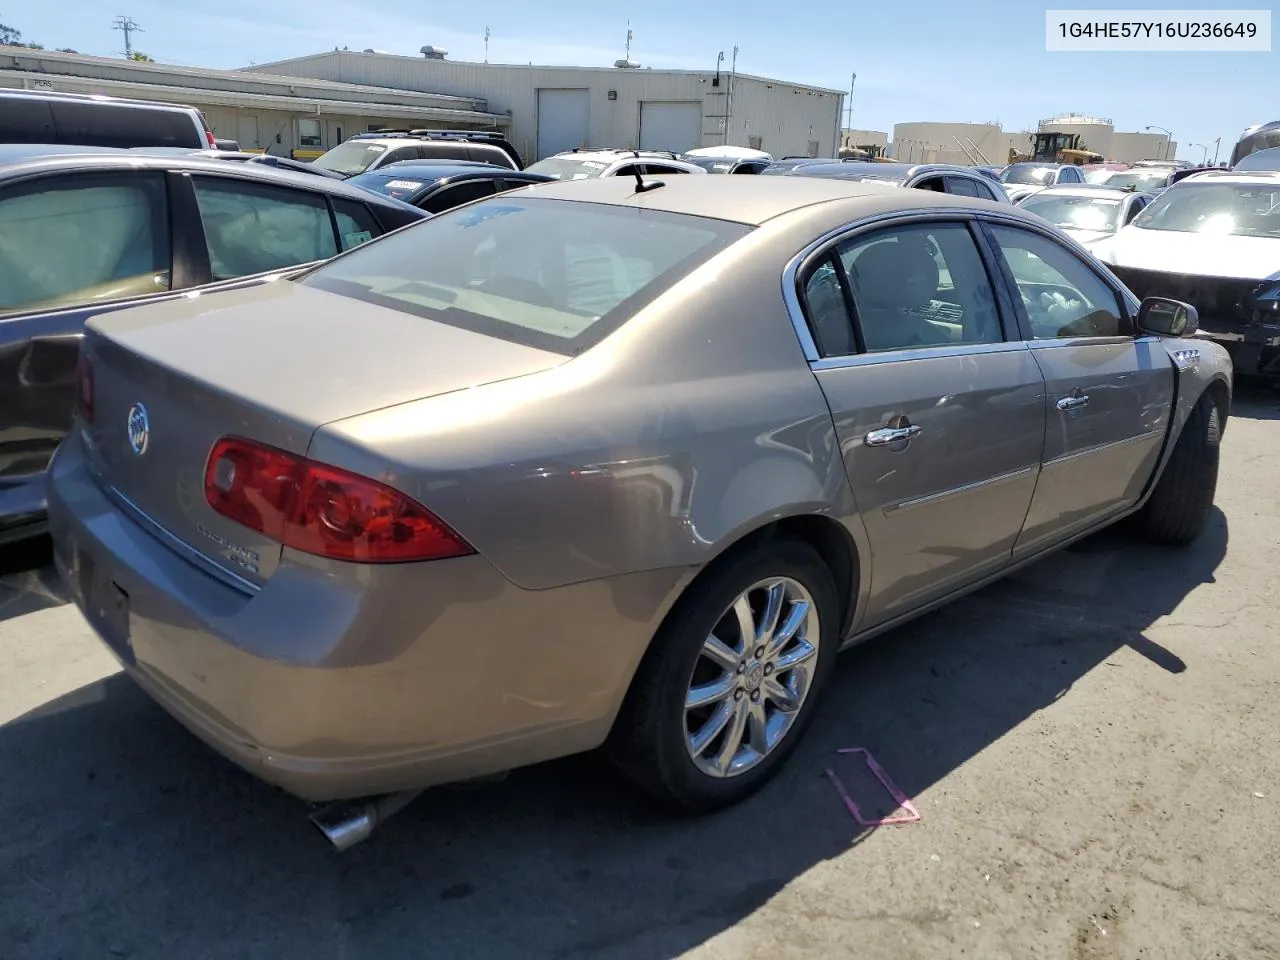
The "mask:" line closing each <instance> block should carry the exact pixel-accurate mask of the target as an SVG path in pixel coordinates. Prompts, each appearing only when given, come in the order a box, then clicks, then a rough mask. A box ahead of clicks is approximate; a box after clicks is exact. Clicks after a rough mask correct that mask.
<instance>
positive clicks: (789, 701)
mask: <svg viewBox="0 0 1280 960" xmlns="http://www.w3.org/2000/svg"><path fill="white" fill-rule="evenodd" d="M761 692H762V693H763V694H764V696H765V699H767V700H769V701H770V702H771V703H773V704H774V706H776V707H777V708H778V709H779V710H781V711H783V712H784V713H793V712H794V711H795V710H796V709H798V708H799V706H800V703H799V701H797V700H796V696H795V694H794V693H792V692H791V690H790V689H789V688H788V687H787V686H786V685H785V684H781V683H779V682H778V681H777V680H775V679H774V678H773V677H769V678H767V679H766V680H765V682H764V686H763V687H762V688H761Z"/></svg>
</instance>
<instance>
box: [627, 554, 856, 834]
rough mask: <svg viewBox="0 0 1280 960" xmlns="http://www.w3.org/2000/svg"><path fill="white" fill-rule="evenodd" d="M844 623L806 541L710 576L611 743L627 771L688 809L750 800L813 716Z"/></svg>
mask: <svg viewBox="0 0 1280 960" xmlns="http://www.w3.org/2000/svg"><path fill="white" fill-rule="evenodd" d="M838 614H839V603H838V600H837V594H836V588H835V584H834V582H833V580H832V577H831V572H830V570H828V568H827V566H826V564H824V563H823V561H822V559H821V558H820V557H819V556H818V554H817V553H816V552H815V551H814V550H813V549H812V548H811V547H809V546H808V545H806V544H804V543H800V542H796V541H790V540H785V541H781V542H773V543H769V544H764V545H761V546H759V547H756V548H752V549H749V550H746V551H744V552H743V553H741V554H739V555H738V556H736V557H733V558H731V559H729V560H728V561H726V562H725V563H724V564H723V565H722V566H720V567H719V568H718V569H715V570H713V571H711V572H710V573H709V574H707V575H706V577H705V579H703V580H701V581H699V582H698V583H695V585H694V586H693V587H692V588H691V589H690V592H689V593H688V594H686V595H685V596H684V597H682V598H681V600H680V603H679V604H678V605H677V607H676V608H675V609H674V610H673V611H672V613H671V615H669V616H668V618H667V621H666V622H665V623H664V625H663V627H662V628H661V629H660V630H659V632H658V635H657V636H656V637H655V638H654V642H653V646H652V647H651V649H650V650H649V652H648V654H647V655H646V657H645V659H644V661H643V662H642V664H641V666H640V670H639V671H638V673H637V675H636V679H635V682H634V683H633V684H632V689H631V691H630V693H629V695H628V697H627V702H626V704H625V705H624V707H623V710H622V712H621V714H620V715H619V718H618V722H617V724H616V725H615V727H614V735H613V737H612V738H611V743H610V747H611V752H612V753H613V756H614V758H615V760H616V761H617V763H618V765H619V767H620V768H621V769H622V770H623V772H624V773H625V774H627V776H629V777H630V778H631V779H632V780H633V781H635V782H636V783H637V784H638V785H639V786H641V787H642V788H644V789H645V790H646V791H648V792H649V793H651V794H652V795H654V796H655V797H657V798H658V799H660V800H663V801H665V802H668V803H671V804H673V805H676V806H680V807H684V808H687V809H693V810H709V809H715V808H717V807H722V806H726V805H728V804H731V803H736V802H737V801H739V800H741V799H743V798H745V797H746V796H748V795H749V794H751V793H753V792H754V791H755V790H757V789H758V788H759V787H760V786H762V785H763V784H764V782H765V781H766V780H768V779H769V778H770V777H771V776H772V775H773V774H774V773H775V772H776V771H777V769H778V768H779V767H780V766H781V765H782V763H783V762H784V761H785V760H786V758H787V756H788V755H789V754H790V753H791V751H792V750H793V749H794V748H795V745H796V744H797V743H798V742H799V740H800V737H801V736H802V735H803V732H804V730H805V728H806V727H807V726H808V723H809V721H810V719H811V718H812V715H813V709H814V705H815V703H816V701H817V698H818V694H819V692H820V691H821V688H822V686H823V684H824V682H825V680H826V678H827V675H828V673H829V672H830V668H831V663H832V660H833V658H834V656H835V652H836V647H837V645H838V641H839V638H838V636H837V634H838V622H839V616H838Z"/></svg>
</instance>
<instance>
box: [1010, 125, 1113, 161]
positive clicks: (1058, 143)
mask: <svg viewBox="0 0 1280 960" xmlns="http://www.w3.org/2000/svg"><path fill="white" fill-rule="evenodd" d="M1105 160H1106V158H1105V157H1104V156H1103V155H1102V154H1100V153H1095V152H1094V151H1092V150H1087V149H1085V143H1084V140H1083V139H1081V137H1080V134H1078V133H1037V134H1036V135H1035V146H1034V148H1033V149H1032V152H1031V153H1019V152H1018V151H1017V150H1015V149H1014V148H1013V147H1010V148H1009V162H1010V163H1027V162H1029V161H1039V162H1040V163H1071V164H1075V165H1076V166H1078V167H1079V166H1084V164H1086V163H1102V162H1104V161H1105Z"/></svg>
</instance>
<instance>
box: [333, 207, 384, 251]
mask: <svg viewBox="0 0 1280 960" xmlns="http://www.w3.org/2000/svg"><path fill="white" fill-rule="evenodd" d="M333 216H334V219H335V220H337V222H338V246H339V248H340V249H342V250H350V249H351V248H352V247H358V246H360V244H362V243H368V242H369V241H370V240H372V239H373V238H374V237H376V236H379V235H380V234H381V233H382V227H381V225H380V224H379V223H378V220H377V218H376V217H375V216H374V215H373V213H372V211H370V210H369V208H368V207H366V206H365V205H364V204H363V203H356V202H355V201H354V200H343V199H342V198H341V197H334V198H333Z"/></svg>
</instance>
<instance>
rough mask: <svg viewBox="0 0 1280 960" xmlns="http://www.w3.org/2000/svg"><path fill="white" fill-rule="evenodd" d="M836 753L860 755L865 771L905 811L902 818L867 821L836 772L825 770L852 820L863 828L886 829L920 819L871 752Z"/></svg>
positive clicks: (862, 749) (845, 750)
mask: <svg viewBox="0 0 1280 960" xmlns="http://www.w3.org/2000/svg"><path fill="white" fill-rule="evenodd" d="M836 753H860V754H862V755H863V757H864V758H865V759H866V761H867V769H869V770H870V771H871V772H872V773H873V774H875V777H876V779H877V780H879V781H880V783H881V784H883V786H884V788H885V790H887V791H889V796H891V797H893V799H894V802H895V803H897V805H898V806H899V807H901V808H902V809H903V810H905V811H907V812H906V813H905V814H903V815H902V816H897V817H881V818H879V819H876V820H868V819H866V818H865V817H864V816H863V815H862V810H861V809H860V808H859V807H858V805H857V804H856V803H855V802H854V800H853V797H851V796H849V791H848V790H846V789H845V786H844V783H843V782H842V781H841V780H840V778H839V777H838V776H836V772H835V771H834V770H832V769H831V768H830V767H828V768H827V777H828V778H829V779H830V780H831V783H832V785H834V786H835V788H836V792H837V793H839V794H840V799H841V800H843V801H844V805H845V807H847V808H848V810H849V813H850V814H852V815H853V819H854V820H856V821H858V824H859V825H860V826H863V827H887V826H890V825H892V824H895V823H915V822H916V821H917V820H919V819H920V811H919V810H917V809H916V807H915V804H913V803H912V802H911V798H910V797H908V796H907V795H906V794H905V793H903V792H902V791H901V790H899V789H898V786H897V784H895V783H894V782H893V781H892V780H890V779H889V775H888V774H887V773H885V772H884V768H883V767H882V766H880V764H878V763H876V758H875V757H873V756H872V755H871V751H870V750H868V749H867V748H866V747H842V748H841V749H839V750H837V751H836Z"/></svg>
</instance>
